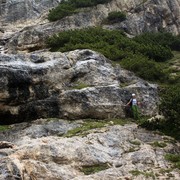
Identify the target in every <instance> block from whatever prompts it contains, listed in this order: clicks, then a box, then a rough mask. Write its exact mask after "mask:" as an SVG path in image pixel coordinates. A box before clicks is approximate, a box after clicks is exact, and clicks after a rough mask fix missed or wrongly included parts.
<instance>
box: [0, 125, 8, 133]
mask: <svg viewBox="0 0 180 180" xmlns="http://www.w3.org/2000/svg"><path fill="white" fill-rule="evenodd" d="M9 128H10V127H9V126H8V125H3V126H0V132H1V131H6V130H8V129H9Z"/></svg>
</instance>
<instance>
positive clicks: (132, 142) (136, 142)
mask: <svg viewBox="0 0 180 180" xmlns="http://www.w3.org/2000/svg"><path fill="white" fill-rule="evenodd" d="M129 142H130V143H131V144H134V145H137V146H139V145H141V142H139V141H137V140H134V141H129Z"/></svg>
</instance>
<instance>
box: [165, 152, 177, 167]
mask: <svg viewBox="0 0 180 180" xmlns="http://www.w3.org/2000/svg"><path fill="white" fill-rule="evenodd" d="M165 159H166V160H168V161H170V162H172V163H173V164H174V167H175V168H178V169H180V154H166V155H165Z"/></svg>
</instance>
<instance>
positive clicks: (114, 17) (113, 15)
mask: <svg viewBox="0 0 180 180" xmlns="http://www.w3.org/2000/svg"><path fill="white" fill-rule="evenodd" d="M107 20H108V23H117V22H122V21H124V20H126V14H125V13H124V12H120V11H113V12H110V13H109V14H108V17H107Z"/></svg>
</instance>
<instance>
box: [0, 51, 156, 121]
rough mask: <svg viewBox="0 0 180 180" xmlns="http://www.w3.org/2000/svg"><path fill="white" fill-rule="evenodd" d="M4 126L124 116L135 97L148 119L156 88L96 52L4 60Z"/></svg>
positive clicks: (0, 97) (0, 72)
mask: <svg viewBox="0 0 180 180" xmlns="http://www.w3.org/2000/svg"><path fill="white" fill-rule="evenodd" d="M0 82H1V83H0V117H1V124H8V123H13V122H22V121H28V120H32V119H36V118H40V117H43V118H46V117H61V118H70V119H78V118H89V117H91V118H100V119H101V118H103V119H104V118H110V117H125V111H124V106H125V104H126V103H127V101H128V100H129V99H130V98H131V93H136V94H137V98H138V99H139V101H140V102H141V104H142V107H141V110H142V113H143V114H145V115H153V114H155V113H156V112H157V111H158V108H157V105H158V101H159V98H158V92H157V86H156V85H154V84H150V83H148V82H146V81H144V80H142V79H140V78H138V77H136V76H135V75H134V74H133V73H131V72H128V71H126V70H123V69H122V68H120V67H114V66H112V64H111V62H110V61H109V60H108V59H106V58H105V57H104V56H103V55H101V54H99V53H96V52H94V51H91V50H88V49H85V50H75V51H71V52H66V53H60V52H54V53H53V52H48V51H39V52H34V53H30V54H25V55H24V54H17V55H13V54H11V55H7V54H2V55H0Z"/></svg>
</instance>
